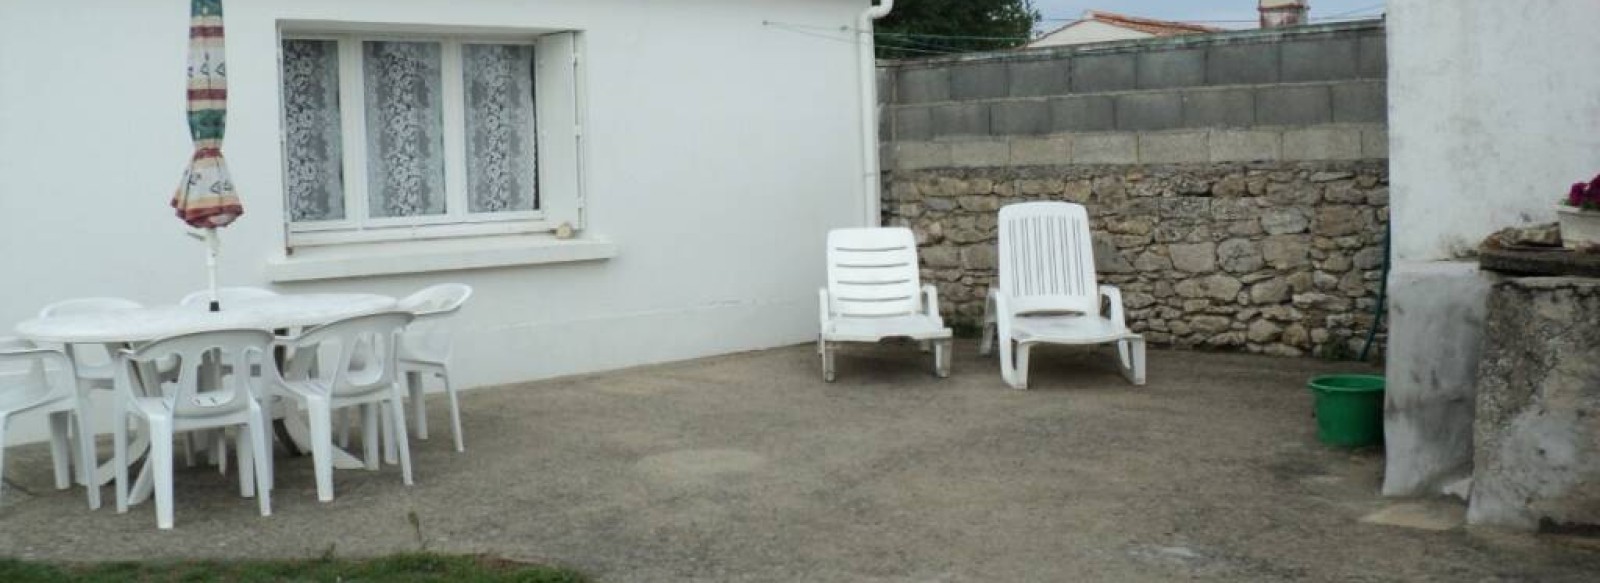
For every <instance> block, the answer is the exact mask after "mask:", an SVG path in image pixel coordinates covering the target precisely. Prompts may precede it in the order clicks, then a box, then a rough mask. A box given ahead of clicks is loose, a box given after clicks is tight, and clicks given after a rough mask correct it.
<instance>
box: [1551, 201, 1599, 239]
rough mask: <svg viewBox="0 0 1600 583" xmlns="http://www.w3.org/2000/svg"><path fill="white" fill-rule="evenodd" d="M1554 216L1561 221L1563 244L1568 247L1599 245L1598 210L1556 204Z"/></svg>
mask: <svg viewBox="0 0 1600 583" xmlns="http://www.w3.org/2000/svg"><path fill="white" fill-rule="evenodd" d="M1556 217H1557V218H1559V219H1560V221H1561V244H1562V245H1563V246H1565V247H1566V248H1568V249H1577V248H1579V247H1588V248H1595V247H1600V211H1590V210H1583V209H1580V208H1577V207H1570V206H1558V207H1556Z"/></svg>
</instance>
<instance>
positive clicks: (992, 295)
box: [983, 288, 1012, 339]
mask: <svg viewBox="0 0 1600 583" xmlns="http://www.w3.org/2000/svg"><path fill="white" fill-rule="evenodd" d="M984 304H985V305H984V310H983V318H984V320H985V321H984V325H985V326H987V325H989V324H994V325H995V331H996V332H998V333H999V334H1000V338H1001V339H1008V338H1011V318H1012V314H1011V305H1010V304H1011V301H1010V300H1009V299H1008V298H1007V297H1006V295H1005V294H1003V293H1000V290H998V289H994V288H989V299H988V301H987V302H985V303H984Z"/></svg>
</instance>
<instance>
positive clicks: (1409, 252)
mask: <svg viewBox="0 0 1600 583" xmlns="http://www.w3.org/2000/svg"><path fill="white" fill-rule="evenodd" d="M1596 21H1600V2H1593V1H1591V0H1541V1H1537V2H1489V1H1472V2H1463V1H1461V0H1391V2H1390V3H1389V12H1388V23H1389V26H1388V30H1389V43H1388V45H1389V107H1390V111H1389V114H1390V118H1389V135H1390V166H1391V170H1390V171H1391V181H1392V186H1391V188H1392V194H1393V196H1392V202H1391V204H1392V208H1391V212H1392V216H1391V224H1392V226H1393V229H1394V250H1393V259H1394V260H1395V266H1394V272H1393V275H1392V277H1391V278H1390V283H1391V285H1392V289H1391V296H1390V297H1391V307H1390V315H1391V318H1392V320H1391V323H1390V330H1391V340H1390V344H1389V346H1390V349H1389V350H1390V352H1389V359H1388V362H1389V365H1388V366H1389V370H1388V378H1389V402H1388V413H1387V414H1388V422H1387V427H1386V429H1387V438H1388V450H1389V455H1388V456H1387V460H1388V470H1387V472H1386V475H1385V484H1384V491H1385V492H1386V493H1388V494H1395V495H1412V494H1426V493H1431V492H1435V491H1437V489H1438V488H1439V487H1440V486H1443V485H1445V484H1446V483H1447V482H1449V481H1450V480H1451V479H1453V478H1455V477H1459V476H1464V475H1465V473H1466V471H1467V470H1469V469H1470V462H1471V423H1472V411H1473V398H1474V396H1475V391H1474V386H1473V379H1474V377H1475V374H1476V367H1477V350H1478V346H1479V344H1480V343H1481V335H1482V311H1483V309H1484V308H1483V306H1484V301H1485V296H1486V294H1487V291H1488V286H1487V283H1489V281H1490V279H1491V278H1490V277H1489V276H1488V275H1486V274H1482V273H1480V272H1478V271H1477V268H1476V263H1475V262H1472V261H1470V260H1462V258H1463V257H1464V256H1465V255H1466V254H1468V253H1469V252H1470V251H1471V250H1472V249H1474V248H1475V247H1476V246H1477V244H1478V242H1479V241H1481V240H1482V239H1483V238H1484V237H1486V236H1487V235H1489V234H1490V233H1492V232H1493V231H1495V230H1497V229H1500V228H1503V227H1507V226H1512V225H1518V224H1525V223H1532V222H1545V221H1552V220H1554V208H1555V204H1556V201H1557V200H1558V199H1559V198H1560V197H1561V196H1563V195H1564V194H1565V193H1566V190H1567V186H1568V185H1570V184H1571V183H1573V182H1577V181H1579V180H1583V179H1587V178H1590V177H1593V176H1594V175H1595V173H1596V172H1600V131H1597V130H1600V75H1597V74H1596V72H1597V71H1600V37H1597V36H1596V35H1594V34H1593V31H1592V30H1591V29H1592V23H1594V22H1596Z"/></svg>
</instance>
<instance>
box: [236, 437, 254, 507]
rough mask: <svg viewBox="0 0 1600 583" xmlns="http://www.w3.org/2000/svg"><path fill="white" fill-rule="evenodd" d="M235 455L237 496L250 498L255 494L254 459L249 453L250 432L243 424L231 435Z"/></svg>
mask: <svg viewBox="0 0 1600 583" xmlns="http://www.w3.org/2000/svg"><path fill="white" fill-rule="evenodd" d="M233 445H234V450H235V455H236V456H238V464H239V497H241V498H251V497H254V496H255V495H256V476H255V474H256V472H255V460H254V459H253V457H252V454H251V449H252V448H251V447H250V446H251V444H250V432H249V431H245V427H244V426H240V427H239V428H238V429H237V433H235V434H234V437H233Z"/></svg>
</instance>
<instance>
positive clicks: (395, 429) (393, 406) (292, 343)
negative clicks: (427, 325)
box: [278, 312, 412, 502]
mask: <svg viewBox="0 0 1600 583" xmlns="http://www.w3.org/2000/svg"><path fill="white" fill-rule="evenodd" d="M411 320H412V315H411V314H410V313H407V312H382V313H378V314H370V315H366V316H356V317H353V318H346V319H344V320H339V321H336V322H330V323H328V324H324V325H322V326H318V327H315V328H312V329H310V330H307V331H306V332H305V333H304V334H301V335H300V336H298V337H295V338H290V339H284V340H280V341H279V343H278V344H279V345H280V346H284V347H286V348H288V349H289V350H291V351H292V352H291V354H290V357H289V362H288V365H287V367H286V371H287V372H286V374H285V375H284V377H285V378H284V381H283V383H282V384H281V385H279V394H281V395H283V396H284V397H285V398H288V399H291V400H293V401H295V402H297V403H299V404H300V405H301V406H303V407H305V409H306V411H307V413H308V415H309V423H308V424H309V425H310V430H311V458H312V460H311V461H312V465H313V467H314V468H315V470H316V477H317V499H318V500H321V501H323V502H329V501H332V500H333V418H332V415H333V414H332V411H333V410H335V409H344V408H346V407H358V406H359V407H361V408H362V414H363V415H364V416H363V418H362V419H363V421H362V429H363V430H364V431H365V436H364V438H363V440H362V445H363V446H365V448H366V452H365V456H364V458H363V459H364V461H365V462H366V465H367V469H369V470H377V469H378V463H379V459H378V458H379V455H380V454H379V451H378V447H379V437H378V427H379V423H378V418H379V417H380V415H379V408H380V407H383V406H385V405H387V406H388V407H389V409H388V414H389V415H392V416H393V417H392V418H393V419H396V420H403V419H405V405H404V400H405V393H404V392H403V391H402V390H401V389H400V383H398V382H396V377H397V375H398V373H397V371H398V369H399V367H398V362H397V359H396V350H397V348H396V344H398V343H399V337H400V333H401V331H402V330H403V329H404V328H405V326H406V325H407V324H409V323H411ZM357 354H360V357H359V358H357ZM386 425H387V426H388V427H387V430H388V431H389V432H392V434H391V435H390V436H389V438H390V439H391V440H392V442H393V443H394V444H395V446H396V447H397V449H399V455H400V472H401V476H402V478H403V479H404V481H405V484H406V485H407V486H409V485H411V483H412V481H411V448H410V446H409V445H408V444H407V443H406V424H405V423H403V422H397V423H388V424H386Z"/></svg>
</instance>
